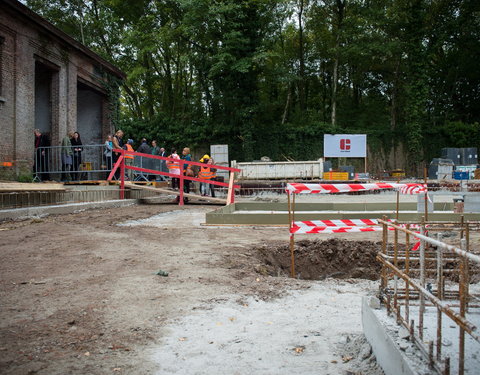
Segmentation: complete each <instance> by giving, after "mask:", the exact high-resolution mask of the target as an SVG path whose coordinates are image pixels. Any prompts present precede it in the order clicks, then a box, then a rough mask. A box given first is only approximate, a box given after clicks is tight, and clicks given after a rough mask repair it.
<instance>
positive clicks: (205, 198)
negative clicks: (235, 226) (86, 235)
mask: <svg viewBox="0 0 480 375" xmlns="http://www.w3.org/2000/svg"><path fill="white" fill-rule="evenodd" d="M125 187H128V188H130V189H138V190H149V191H154V192H155V193H159V194H170V195H172V194H173V195H180V192H179V191H176V190H168V189H162V188H155V187H153V186H145V185H135V184H133V183H131V182H125ZM183 196H184V197H188V198H195V199H203V200H207V201H211V202H219V203H224V204H225V203H227V200H226V199H222V198H212V197H202V196H200V195H197V194H191V193H183Z"/></svg>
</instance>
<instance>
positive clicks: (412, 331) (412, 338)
mask: <svg viewBox="0 0 480 375" xmlns="http://www.w3.org/2000/svg"><path fill="white" fill-rule="evenodd" d="M410 342H412V343H413V342H415V320H413V319H412V320H410Z"/></svg>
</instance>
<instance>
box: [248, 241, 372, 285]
mask: <svg viewBox="0 0 480 375" xmlns="http://www.w3.org/2000/svg"><path fill="white" fill-rule="evenodd" d="M256 250H257V256H258V257H259V259H260V261H261V262H262V264H261V265H259V266H257V272H259V273H261V274H263V275H271V276H287V275H289V273H290V261H291V257H290V249H289V246H288V244H285V243H283V244H279V243H270V244H263V245H262V246H260V247H257V248H256ZM380 250H381V242H372V241H348V240H342V239H329V240H326V241H321V240H313V241H310V240H302V241H296V242H295V271H296V276H297V277H298V278H299V279H305V280H323V279H326V278H328V277H334V278H339V279H349V278H358V279H368V280H377V279H379V277H380V269H381V266H380V263H379V262H378V261H377V260H376V259H375V257H376V256H377V253H378V252H379V251H380Z"/></svg>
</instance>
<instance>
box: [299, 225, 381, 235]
mask: <svg viewBox="0 0 480 375" xmlns="http://www.w3.org/2000/svg"><path fill="white" fill-rule="evenodd" d="M382 230H383V228H382V227H377V226H369V227H310V229H308V230H306V229H305V228H300V227H295V226H293V227H292V228H290V233H291V234H310V233H316V234H318V233H359V232H379V231H382Z"/></svg>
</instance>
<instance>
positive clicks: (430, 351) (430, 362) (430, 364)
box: [428, 340, 433, 368]
mask: <svg viewBox="0 0 480 375" xmlns="http://www.w3.org/2000/svg"><path fill="white" fill-rule="evenodd" d="M428 367H430V368H433V341H432V340H430V341H429V342H428Z"/></svg>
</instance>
